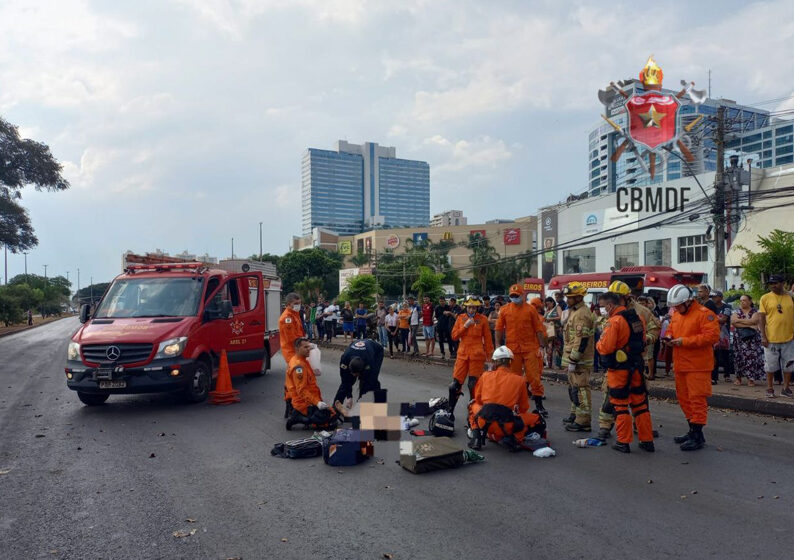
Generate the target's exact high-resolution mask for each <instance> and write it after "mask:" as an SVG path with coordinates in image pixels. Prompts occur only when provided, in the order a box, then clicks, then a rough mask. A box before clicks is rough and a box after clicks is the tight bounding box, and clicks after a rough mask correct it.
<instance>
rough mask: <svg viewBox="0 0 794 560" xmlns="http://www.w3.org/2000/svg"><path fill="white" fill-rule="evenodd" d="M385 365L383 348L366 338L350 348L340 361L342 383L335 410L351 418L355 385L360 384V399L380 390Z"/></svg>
mask: <svg viewBox="0 0 794 560" xmlns="http://www.w3.org/2000/svg"><path fill="white" fill-rule="evenodd" d="M382 364H383V346H381V345H380V344H379V343H377V342H375V341H374V340H371V339H369V338H366V339H364V340H356V341H355V342H353V343H352V344H351V345H350V346H348V348H347V350H345V353H344V354H342V357H341V358H340V359H339V377H340V378H341V382H340V384H339V389H337V391H336V396H335V397H334V408H335V409H336V411H337V412H339V413H340V414H342V415H343V416H346V417H347V416H350V415H351V409H352V408H353V385H355V384H356V382H357V381H358V382H359V385H358V398H359V399H361V397H363V396H364V395H365V394H367V393H368V392H370V391H372V392H374V391H378V390H380V381H378V375H380V367H381V365H382Z"/></svg>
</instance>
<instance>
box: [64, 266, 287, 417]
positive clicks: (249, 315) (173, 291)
mask: <svg viewBox="0 0 794 560" xmlns="http://www.w3.org/2000/svg"><path fill="white" fill-rule="evenodd" d="M223 264H224V263H221V265H223ZM263 264H264V263H250V264H249V263H245V262H241V263H238V262H231V261H227V262H226V265H225V266H221V265H210V266H213V268H210V266H208V265H207V264H205V263H201V262H178V263H155V264H133V265H129V266H127V267H126V269H125V271H124V273H123V274H121V275H119V276H117V277H116V278H115V279H114V280H113V282H112V284H111V285H110V286H109V287H108V289H107V292H105V295H104V296H103V297H102V300H101V301H100V302H99V304H98V305H97V306H96V309H94V310H92V309H91V307H90V306H89V305H83V306H82V307H81V309H80V322H81V323H82V326H81V327H80V328H79V329H78V330H77V332H76V333H75V334H74V335H73V336H72V340H71V342H70V343H69V346H68V350H67V360H66V367H65V373H66V384H67V386H68V387H69V388H70V389H72V390H74V391H76V392H77V396H78V397H79V398H80V400H81V401H82V402H83V403H84V404H86V405H89V406H91V405H98V404H102V403H104V402H105V401H106V400H107V399H108V397H109V396H110V395H112V394H128V393H159V392H180V393H182V394H183V395H184V396H185V397H186V398H187V399H188V400H189V401H192V402H201V401H203V400H204V399H206V397H207V394H208V392H209V390H210V387H211V385H212V381H213V379H214V378H215V377H216V374H217V366H218V363H219V359H220V356H221V352H222V351H223V350H226V354H227V357H228V361H229V369H230V372H231V374H232V375H233V376H234V375H243V374H247V375H253V376H258V375H264V374H265V373H266V371H267V370H268V368H269V367H270V358H271V356H273V355H274V354H275V353H276V352H277V351H278V349H279V335H278V317H279V312H280V292H281V281H280V279H278V278H277V277H276V276H275V268H274V267H273V268H272V269H271V270H272V275H271V276H270V277H265V275H264V274H263V270H261V268H262V265H263ZM271 266H272V265H271ZM223 268H226V270H224V269H223ZM253 268H260V270H254V269H253ZM265 272H267V271H265Z"/></svg>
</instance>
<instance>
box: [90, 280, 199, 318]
mask: <svg viewBox="0 0 794 560" xmlns="http://www.w3.org/2000/svg"><path fill="white" fill-rule="evenodd" d="M203 284H204V279H203V278H201V277H194V278H125V279H123V280H117V281H116V282H114V283H113V285H112V286H111V287H110V289H109V290H108V293H107V294H106V295H105V297H104V298H103V299H102V303H101V304H100V305H99V309H98V310H97V312H96V315H95V318H121V317H191V316H193V315H196V313H198V306H199V302H200V301H201V291H202V286H203Z"/></svg>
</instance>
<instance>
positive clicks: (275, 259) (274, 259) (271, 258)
mask: <svg viewBox="0 0 794 560" xmlns="http://www.w3.org/2000/svg"><path fill="white" fill-rule="evenodd" d="M248 260H250V261H259V260H260V259H259V255H251V256H250V257H248ZM280 261H281V257H280V256H278V255H274V254H272V253H262V260H261V261H260V262H269V263H273V264H274V265H276V268H278V264H279V262H280Z"/></svg>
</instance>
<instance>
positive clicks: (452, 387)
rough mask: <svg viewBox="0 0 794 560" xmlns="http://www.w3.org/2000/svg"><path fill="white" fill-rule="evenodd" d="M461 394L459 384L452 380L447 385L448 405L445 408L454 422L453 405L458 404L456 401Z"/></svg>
mask: <svg viewBox="0 0 794 560" xmlns="http://www.w3.org/2000/svg"><path fill="white" fill-rule="evenodd" d="M461 394H462V391H461V384H460V382H459V381H458V380H457V379H453V380H452V383H450V384H449V405H448V406H447V410H448V411H449V415H450V416H451V417H452V420H455V405H456V404H458V399H459V398H460V395H461Z"/></svg>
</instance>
